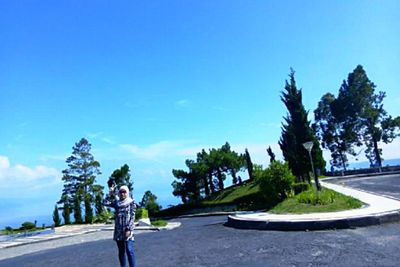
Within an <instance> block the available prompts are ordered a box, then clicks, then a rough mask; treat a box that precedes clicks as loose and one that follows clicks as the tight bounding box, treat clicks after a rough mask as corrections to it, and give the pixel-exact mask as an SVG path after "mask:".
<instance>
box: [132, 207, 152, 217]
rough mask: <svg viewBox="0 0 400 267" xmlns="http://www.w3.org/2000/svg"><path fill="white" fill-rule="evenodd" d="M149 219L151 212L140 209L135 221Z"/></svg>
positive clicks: (137, 211)
mask: <svg viewBox="0 0 400 267" xmlns="http://www.w3.org/2000/svg"><path fill="white" fill-rule="evenodd" d="M145 218H149V212H148V211H147V210H146V209H145V208H139V209H137V210H136V214H135V220H139V219H145Z"/></svg>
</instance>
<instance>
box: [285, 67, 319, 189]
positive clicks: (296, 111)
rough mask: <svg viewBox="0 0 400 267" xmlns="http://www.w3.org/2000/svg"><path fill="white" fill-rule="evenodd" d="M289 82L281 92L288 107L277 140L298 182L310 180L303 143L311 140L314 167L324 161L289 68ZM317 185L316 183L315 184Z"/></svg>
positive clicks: (292, 73) (309, 166)
mask: <svg viewBox="0 0 400 267" xmlns="http://www.w3.org/2000/svg"><path fill="white" fill-rule="evenodd" d="M289 78H290V80H289V82H288V81H286V85H285V91H284V92H282V96H281V100H282V102H283V103H284V104H285V105H286V108H287V109H288V115H287V117H285V123H284V124H283V125H282V135H281V138H280V140H279V146H280V147H281V150H282V153H283V157H284V158H285V160H286V161H287V162H288V164H289V168H290V169H291V170H292V172H293V174H294V175H295V176H296V177H297V181H298V182H304V181H308V182H310V176H309V173H310V172H311V171H312V167H311V163H310V159H309V157H308V152H307V150H305V148H304V147H303V143H305V142H309V141H312V142H313V143H314V145H313V149H312V158H313V162H314V166H315V168H318V169H324V168H325V161H324V159H323V158H322V151H321V149H320V147H319V142H318V140H317V138H316V137H315V134H314V132H313V130H312V129H311V127H310V122H309V121H308V120H307V115H308V113H307V112H306V110H305V108H304V106H303V103H302V92H301V89H300V90H298V89H297V87H296V81H295V78H294V71H293V69H291V72H290V74H289ZM317 186H318V185H317Z"/></svg>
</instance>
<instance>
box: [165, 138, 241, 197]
mask: <svg viewBox="0 0 400 267" xmlns="http://www.w3.org/2000/svg"><path fill="white" fill-rule="evenodd" d="M185 163H186V166H187V168H188V171H185V170H175V169H174V170H172V174H173V175H174V177H175V178H176V179H178V180H179V181H177V180H175V181H174V182H173V183H172V184H171V185H172V187H173V195H174V196H178V197H181V199H182V202H183V203H193V202H198V201H200V199H201V198H203V197H207V196H209V195H210V194H213V193H214V192H216V191H217V190H223V189H224V181H225V179H226V177H227V176H228V175H230V176H231V177H232V183H233V184H237V183H238V182H239V177H237V173H238V172H239V171H241V170H242V169H243V168H244V167H245V166H246V163H245V157H244V156H243V155H239V154H238V153H236V152H235V151H232V150H231V147H230V145H229V143H228V142H226V143H225V144H224V145H223V146H222V147H221V148H219V149H215V148H212V149H210V150H209V152H208V153H207V152H206V151H205V150H204V149H203V150H202V151H201V152H200V153H198V154H197V159H196V161H194V160H189V159H188V160H186V161H185Z"/></svg>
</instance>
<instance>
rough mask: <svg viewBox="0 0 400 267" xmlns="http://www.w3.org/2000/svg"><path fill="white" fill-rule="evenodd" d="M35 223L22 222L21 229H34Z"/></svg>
mask: <svg viewBox="0 0 400 267" xmlns="http://www.w3.org/2000/svg"><path fill="white" fill-rule="evenodd" d="M35 227H36V225H35V223H33V222H24V223H23V224H22V226H21V228H20V229H21V230H31V229H35Z"/></svg>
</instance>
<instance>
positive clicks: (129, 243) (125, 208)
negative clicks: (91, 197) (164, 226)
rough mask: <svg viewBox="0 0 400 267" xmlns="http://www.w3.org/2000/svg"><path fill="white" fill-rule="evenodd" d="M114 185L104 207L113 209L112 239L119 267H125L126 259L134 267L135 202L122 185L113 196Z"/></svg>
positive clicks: (126, 188) (127, 189)
mask: <svg viewBox="0 0 400 267" xmlns="http://www.w3.org/2000/svg"><path fill="white" fill-rule="evenodd" d="M114 191H115V185H112V186H111V187H110V191H109V195H108V197H107V198H106V199H105V201H104V205H105V206H108V207H111V208H114V209H115V226H114V237H113V239H114V240H115V241H116V242H117V246H118V257H119V263H120V265H121V267H126V257H125V253H126V255H127V256H128V262H129V266H130V267H135V251H134V242H135V239H134V236H133V229H134V227H135V225H134V222H135V210H136V204H135V201H134V200H133V199H132V198H131V197H130V196H129V188H128V187H127V186H126V185H123V186H121V187H120V188H119V190H118V196H116V195H115V193H114Z"/></svg>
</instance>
